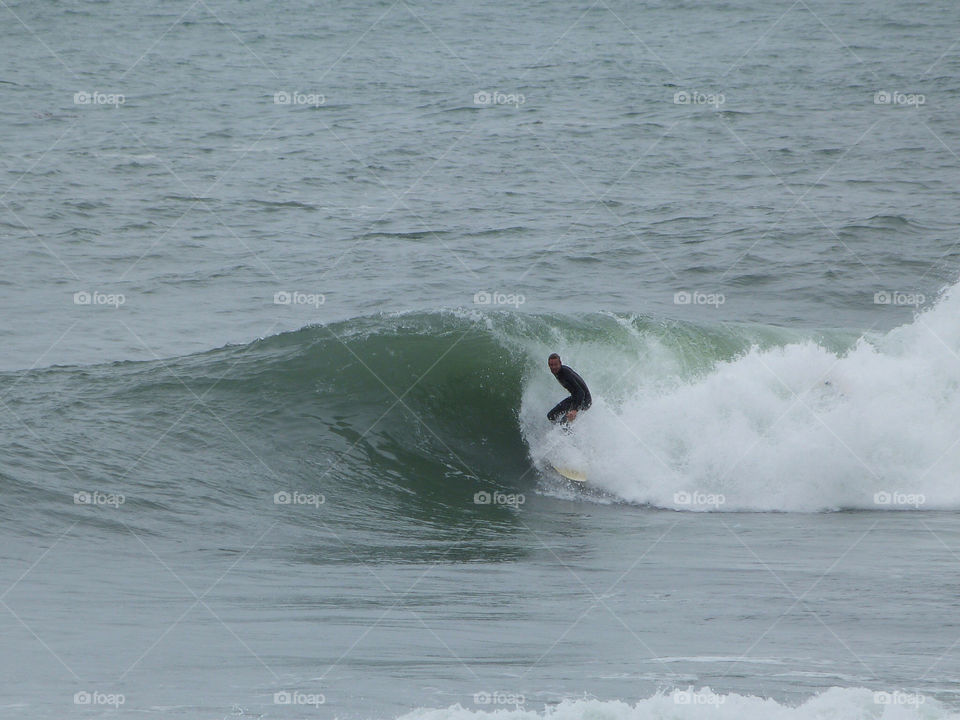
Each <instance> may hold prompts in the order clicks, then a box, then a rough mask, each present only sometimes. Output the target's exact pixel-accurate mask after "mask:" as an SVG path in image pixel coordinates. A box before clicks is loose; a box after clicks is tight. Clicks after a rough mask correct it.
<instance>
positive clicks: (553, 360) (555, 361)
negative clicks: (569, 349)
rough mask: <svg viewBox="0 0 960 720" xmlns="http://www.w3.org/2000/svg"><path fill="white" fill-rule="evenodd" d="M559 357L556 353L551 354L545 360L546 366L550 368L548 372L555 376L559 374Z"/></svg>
mask: <svg viewBox="0 0 960 720" xmlns="http://www.w3.org/2000/svg"><path fill="white" fill-rule="evenodd" d="M560 364H561V363H560V356H559V355H557V354H556V353H551V354H550V357H548V358H547V365H549V366H550V372H552V373H553V374H554V375H556V374H557V373H558V372H560Z"/></svg>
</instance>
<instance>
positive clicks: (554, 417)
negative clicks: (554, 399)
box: [547, 365, 593, 423]
mask: <svg viewBox="0 0 960 720" xmlns="http://www.w3.org/2000/svg"><path fill="white" fill-rule="evenodd" d="M554 377H556V378H557V382H559V383H560V384H561V385H563V387H564V388H566V390H567V392H569V393H570V397H568V398H564V399H563V400H561V401H560V402H558V403H557V405H556V407H554V408H553V410H551V411H550V412H548V413H547V418H548V419H549V420H550V422H553V423H555V422H566V419H567V413H568V412H569V411H570V410H586V409H587V408H588V407H590V405H591V404H592V403H593V399H592V398H591V397H590V391H589V390H588V389H587V384H586V383H585V382H584V381H583V378H582V377H580V376H579V375H577V373H575V372H574V371H573V370H572V369H571V368H569V367H567V366H566V365H561V366H560V372H558V373H557V374H556V375H555V376H554Z"/></svg>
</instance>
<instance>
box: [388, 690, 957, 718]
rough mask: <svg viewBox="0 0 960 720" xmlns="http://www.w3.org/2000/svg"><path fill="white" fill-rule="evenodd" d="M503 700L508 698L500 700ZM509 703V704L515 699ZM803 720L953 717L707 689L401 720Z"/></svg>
mask: <svg viewBox="0 0 960 720" xmlns="http://www.w3.org/2000/svg"><path fill="white" fill-rule="evenodd" d="M480 695H483V696H484V697H483V698H482V700H496V699H498V695H502V694H494V693H481V694H480ZM504 697H506V696H504ZM508 699H510V700H513V699H514V698H513V697H509V698H508ZM491 717H496V718H497V720H586V719H588V718H603V720H668V719H669V720H699V718H712V719H714V720H750V719H751V718H758V719H762V720H806V719H807V718H810V719H813V718H818V719H819V718H872V719H874V720H894V719H896V720H913V719H914V718H916V719H917V720H919V719H920V718H924V720H955V719H956V718H960V714H957V713H953V712H951V711H950V710H948V709H947V708H946V707H945V706H944V705H942V704H941V703H939V702H937V701H936V700H935V699H933V698H929V697H926V696H923V695H918V694H912V693H906V692H902V691H892V692H876V691H872V690H868V689H866V688H830V689H829V690H826V691H824V692H822V693H820V694H818V695H816V696H814V697H812V698H810V699H809V700H807V701H805V702H803V703H801V704H799V705H796V706H792V705H788V704H780V703H778V702H776V701H775V700H771V699H766V698H760V697H756V696H751V695H738V694H735V693H731V694H714V693H712V692H711V691H710V689H709V688H702V689H700V690H694V689H693V688H690V689H688V690H679V691H674V692H673V693H668V694H664V693H659V694H657V695H654V696H653V697H650V698H646V699H644V700H639V701H637V702H636V703H633V704H630V703H627V702H622V701H617V700H613V701H601V700H587V699H585V700H564V701H563V702H560V703H559V704H557V705H554V706H545V707H543V709H541V710H528V709H525V708H521V707H518V706H512V707H509V706H508V707H502V708H499V707H498V708H497V709H494V710H492V711H486V710H471V709H468V708H464V707H462V706H460V705H454V706H451V707H448V708H442V709H419V710H415V711H413V712H411V713H408V714H406V715H404V716H402V718H401V720H487V718H491Z"/></svg>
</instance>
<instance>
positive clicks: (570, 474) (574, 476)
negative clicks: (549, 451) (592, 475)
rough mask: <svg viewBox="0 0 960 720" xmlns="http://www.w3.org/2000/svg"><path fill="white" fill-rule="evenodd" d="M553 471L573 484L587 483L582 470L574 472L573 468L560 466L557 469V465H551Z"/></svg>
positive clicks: (585, 475)
mask: <svg viewBox="0 0 960 720" xmlns="http://www.w3.org/2000/svg"><path fill="white" fill-rule="evenodd" d="M550 464H551V465H553V463H550ZM553 469H554V470H556V471H557V472H558V473H560V474H561V475H563V476H564V477H565V478H566V479H567V480H573V481H574V482H578V483H583V482H586V481H587V474H586V473H585V472H583V471H582V470H576V469H575V468H569V467H562V466H560V467H558V466H557V465H553Z"/></svg>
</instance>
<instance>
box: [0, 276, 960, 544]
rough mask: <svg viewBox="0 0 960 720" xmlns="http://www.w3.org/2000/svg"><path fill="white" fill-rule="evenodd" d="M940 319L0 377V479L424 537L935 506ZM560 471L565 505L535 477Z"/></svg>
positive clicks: (451, 322) (518, 331) (527, 339)
mask: <svg viewBox="0 0 960 720" xmlns="http://www.w3.org/2000/svg"><path fill="white" fill-rule="evenodd" d="M881 309H882V308H881ZM708 312H709V310H707V309H705V310H704V313H705V315H706V314H707V313H708ZM958 316H960V295H958V293H957V292H955V290H954V289H950V290H949V291H948V292H946V293H945V294H944V295H943V296H942V297H941V298H940V299H939V301H938V302H937V303H936V304H934V305H933V306H932V307H930V309H928V310H926V311H924V312H921V313H918V314H917V315H916V317H915V318H914V320H913V322H911V323H910V324H907V325H904V326H902V327H900V328H897V329H895V330H893V331H891V332H889V333H887V334H884V335H869V334H863V333H861V332H857V331H849V330H823V331H820V332H816V333H811V332H809V331H807V330H799V329H793V328H778V327H768V326H747V325H732V324H717V323H703V324H694V323H683V322H674V321H669V320H666V319H658V318H650V317H644V316H639V315H622V314H615V313H601V314H589V315H583V316H577V317H570V316H562V315H534V314H525V313H520V312H515V311H510V310H503V311H483V312H481V311H479V310H476V309H471V310H462V309H461V310H450V311H444V312H434V313H410V314H401V315H380V316H374V317H364V318H355V319H352V320H348V321H344V322H341V323H335V324H330V325H325V326H312V327H306V328H303V329H301V330H298V331H294V332H289V333H283V334H280V335H276V336H271V337H267V338H262V339H259V340H257V341H254V342H252V343H249V344H247V345H237V346H228V347H224V348H219V349H215V350H210V351H207V352H204V353H200V354H196V355H190V356H185V357H179V358H171V359H168V360H163V361H153V362H123V363H113V364H108V365H100V366H94V367H53V368H48V369H44V370H31V371H20V372H12V373H5V374H2V375H0V394H2V395H3V397H4V398H5V402H6V403H7V404H8V407H9V408H10V410H11V411H12V412H11V413H8V416H7V418H6V420H5V421H4V422H5V424H4V426H3V431H4V432H3V436H2V443H3V450H4V452H5V454H6V455H7V457H8V458H9V461H8V462H7V464H6V466H5V468H4V469H3V473H2V475H0V484H2V486H3V488H4V489H5V490H7V491H8V492H12V493H14V495H16V493H18V492H19V493H21V494H22V497H24V498H26V497H27V495H29V496H30V497H31V498H34V499H35V498H36V497H37V494H38V493H39V494H41V495H43V493H46V492H49V491H50V488H51V482H50V476H51V475H52V474H53V475H56V476H59V477H60V478H61V481H62V486H63V488H67V489H69V488H78V486H82V485H83V484H84V483H87V484H92V483H94V482H97V483H100V485H101V486H104V488H105V489H110V488H112V489H115V490H116V489H124V490H126V491H127V492H128V494H129V495H131V498H132V500H131V502H136V498H137V497H140V498H141V499H142V500H143V502H144V503H147V504H148V505H150V506H151V507H153V506H161V507H164V508H166V509H168V510H170V511H171V512H174V513H175V512H177V510H178V509H182V503H175V502H173V500H172V498H174V497H179V498H182V497H183V495H184V494H187V495H189V496H190V497H191V498H193V500H194V501H195V502H198V503H203V502H210V501H211V500H210V498H211V497H214V496H216V494H217V493H224V492H226V491H227V490H229V493H230V499H229V500H223V501H222V503H223V504H225V505H228V506H234V507H235V509H245V510H246V511H248V512H249V511H250V510H251V509H252V508H259V507H261V506H259V505H254V503H259V502H261V500H262V498H263V496H264V494H265V493H272V492H273V491H274V490H276V489H282V488H284V487H287V488H289V487H291V486H293V487H299V488H303V489H305V490H316V491H322V492H330V493H335V494H336V496H337V497H338V498H339V499H340V500H342V501H344V502H347V501H350V502H352V507H354V508H355V510H356V517H362V518H365V522H368V523H369V522H373V520H372V519H373V518H378V519H379V518H382V517H384V516H387V517H392V516H394V515H396V514H399V515H400V516H409V515H410V514H411V513H412V514H413V515H415V517H416V519H417V521H418V522H419V523H422V524H423V525H424V526H429V527H442V526H443V525H444V523H446V522H449V521H452V520H455V519H457V518H460V519H462V518H464V517H469V516H470V513H474V512H476V510H477V508H476V507H475V506H474V505H473V502H472V498H473V494H474V493H475V492H477V491H480V490H488V491H490V490H499V491H503V492H512V493H529V492H537V491H539V492H545V493H548V494H560V495H563V496H565V497H573V498H577V499H586V500H591V499H593V500H602V501H605V502H610V501H614V502H626V503H636V504H639V505H646V506H650V507H656V508H665V509H672V510H702V511H714V510H720V511H781V512H794V511H799V512H809V511H822V510H849V509H870V510H926V509H949V510H953V509H957V508H960V482H958V480H960V441H958V440H957V434H956V429H957V428H958V427H960V395H958V389H960V323H958V322H957V321H956V318H957V317H958ZM554 351H556V352H559V353H560V354H561V356H562V357H563V359H564V361H565V362H567V363H568V364H570V365H571V366H573V367H574V368H575V369H576V370H577V371H578V372H580V373H581V375H583V376H584V378H585V379H586V380H587V382H588V383H589V385H590V387H591V391H592V393H593V396H594V406H593V408H591V409H590V411H589V412H587V413H584V414H583V415H582V416H581V418H579V419H578V420H577V421H576V424H575V426H574V432H573V433H572V434H570V435H567V434H564V433H562V432H561V431H560V430H558V429H557V428H554V427H552V426H551V425H550V424H549V423H548V422H547V421H546V417H545V415H546V412H547V410H548V409H549V408H550V407H551V406H552V405H553V404H555V403H556V402H557V401H558V400H559V399H561V398H562V397H563V396H564V391H563V390H562V388H560V386H559V385H558V384H557V383H556V381H555V380H554V379H553V377H552V376H551V375H550V373H549V371H548V369H547V367H546V357H547V355H548V354H549V353H550V352H554ZM39 427H42V428H43V429H44V430H43V435H42V437H41V436H40V435H39V434H37V433H36V432H35V431H33V428H39ZM52 448H55V450H56V452H55V453H54V452H52ZM566 454H572V455H573V456H575V457H576V458H577V461H578V462H581V463H582V464H583V465H584V469H586V470H587V471H588V475H589V485H590V488H589V490H588V491H587V492H582V493H578V492H572V491H571V488H570V487H569V485H566V484H564V482H562V481H561V479H560V478H559V477H558V476H557V475H556V474H555V473H554V472H553V470H552V468H551V461H554V462H556V461H564V460H566V459H569V458H566ZM24 504H25V505H26V504H27V501H26V500H24ZM348 504H349V503H348Z"/></svg>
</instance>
